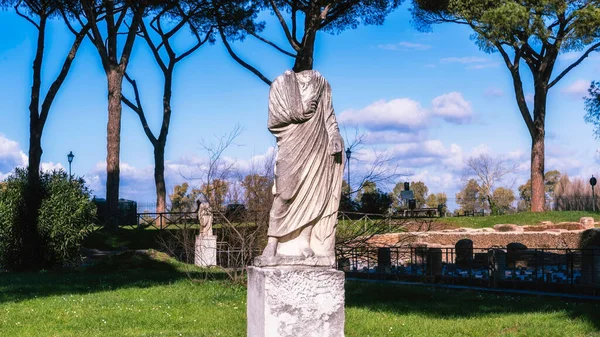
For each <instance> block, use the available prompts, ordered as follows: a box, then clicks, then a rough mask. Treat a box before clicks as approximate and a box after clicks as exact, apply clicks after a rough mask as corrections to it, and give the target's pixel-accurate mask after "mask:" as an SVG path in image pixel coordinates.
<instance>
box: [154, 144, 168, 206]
mask: <svg viewBox="0 0 600 337" xmlns="http://www.w3.org/2000/svg"><path fill="white" fill-rule="evenodd" d="M165 145H166V143H165V142H158V141H157V142H156V144H155V145H154V183H155V185H156V211H157V212H159V213H162V212H166V211H167V189H166V187H165V185H166V184H165Z"/></svg>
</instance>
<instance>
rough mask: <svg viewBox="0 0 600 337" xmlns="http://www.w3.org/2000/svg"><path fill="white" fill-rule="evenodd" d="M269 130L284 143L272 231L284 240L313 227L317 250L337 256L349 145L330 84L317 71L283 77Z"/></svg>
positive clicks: (274, 91)
mask: <svg viewBox="0 0 600 337" xmlns="http://www.w3.org/2000/svg"><path fill="white" fill-rule="evenodd" d="M268 128H269V130H270V131H271V133H273V135H274V136H275V137H276V139H277V147H278V151H277V160H276V164H275V184H274V186H273V193H274V196H275V198H274V201H273V207H272V209H271V213H270V221H269V232H268V235H269V236H270V237H275V238H278V239H280V240H281V239H282V238H286V237H288V238H289V237H290V235H291V236H294V233H298V232H299V231H301V230H302V229H303V228H305V227H307V226H310V227H312V232H311V234H310V248H311V249H312V251H313V252H314V253H315V254H316V255H333V254H334V244H335V227H336V224H337V211H338V207H339V202H340V195H341V186H342V175H343V170H344V163H343V156H342V155H341V151H342V150H343V148H344V145H343V141H342V138H341V137H340V134H339V129H338V125H337V122H336V119H335V115H334V111H333V105H332V102H331V87H330V86H329V83H327V81H326V80H325V79H324V78H323V77H322V76H321V74H319V73H318V72H317V71H313V70H308V71H303V72H301V73H294V72H292V71H287V72H285V73H284V74H283V75H281V76H279V77H278V78H277V79H275V81H273V84H272V85H271V91H270V94H269V120H268ZM336 142H337V143H336ZM334 144H337V145H334ZM334 147H335V149H334ZM340 147H341V148H340Z"/></svg>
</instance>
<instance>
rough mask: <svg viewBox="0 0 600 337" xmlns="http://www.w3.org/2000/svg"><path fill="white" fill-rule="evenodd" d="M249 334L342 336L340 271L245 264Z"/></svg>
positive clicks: (263, 336)
mask: <svg viewBox="0 0 600 337" xmlns="http://www.w3.org/2000/svg"><path fill="white" fill-rule="evenodd" d="M247 310H248V312H247V314H248V336H249V337H299V336H303V337H343V336H344V273H343V272H342V271H338V270H334V269H331V268H327V267H311V266H297V265H296V266H277V267H248V309H247Z"/></svg>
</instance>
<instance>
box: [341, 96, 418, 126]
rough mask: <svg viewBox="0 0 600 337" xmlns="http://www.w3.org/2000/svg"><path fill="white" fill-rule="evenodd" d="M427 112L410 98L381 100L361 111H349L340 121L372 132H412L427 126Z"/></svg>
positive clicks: (343, 114) (344, 113) (342, 114)
mask: <svg viewBox="0 0 600 337" xmlns="http://www.w3.org/2000/svg"><path fill="white" fill-rule="evenodd" d="M427 116H428V113H427V110H426V109H424V108H423V107H422V106H421V104H420V103H419V102H416V101H413V100H411V99H408V98H398V99H394V100H391V101H385V100H380V101H377V102H375V103H372V104H371V105H369V106H367V107H365V108H363V109H361V110H347V111H344V112H342V113H341V114H340V116H339V118H338V121H339V122H340V123H343V124H347V125H353V126H364V127H365V128H367V129H369V130H372V131H382V130H397V131H405V132H406V131H410V130H418V129H422V128H425V127H426V126H427V123H426V122H427Z"/></svg>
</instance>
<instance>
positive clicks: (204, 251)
mask: <svg viewBox="0 0 600 337" xmlns="http://www.w3.org/2000/svg"><path fill="white" fill-rule="evenodd" d="M194 264H195V265H196V266H198V267H210V266H216V265H217V236H216V235H197V236H196V246H195V250H194Z"/></svg>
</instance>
